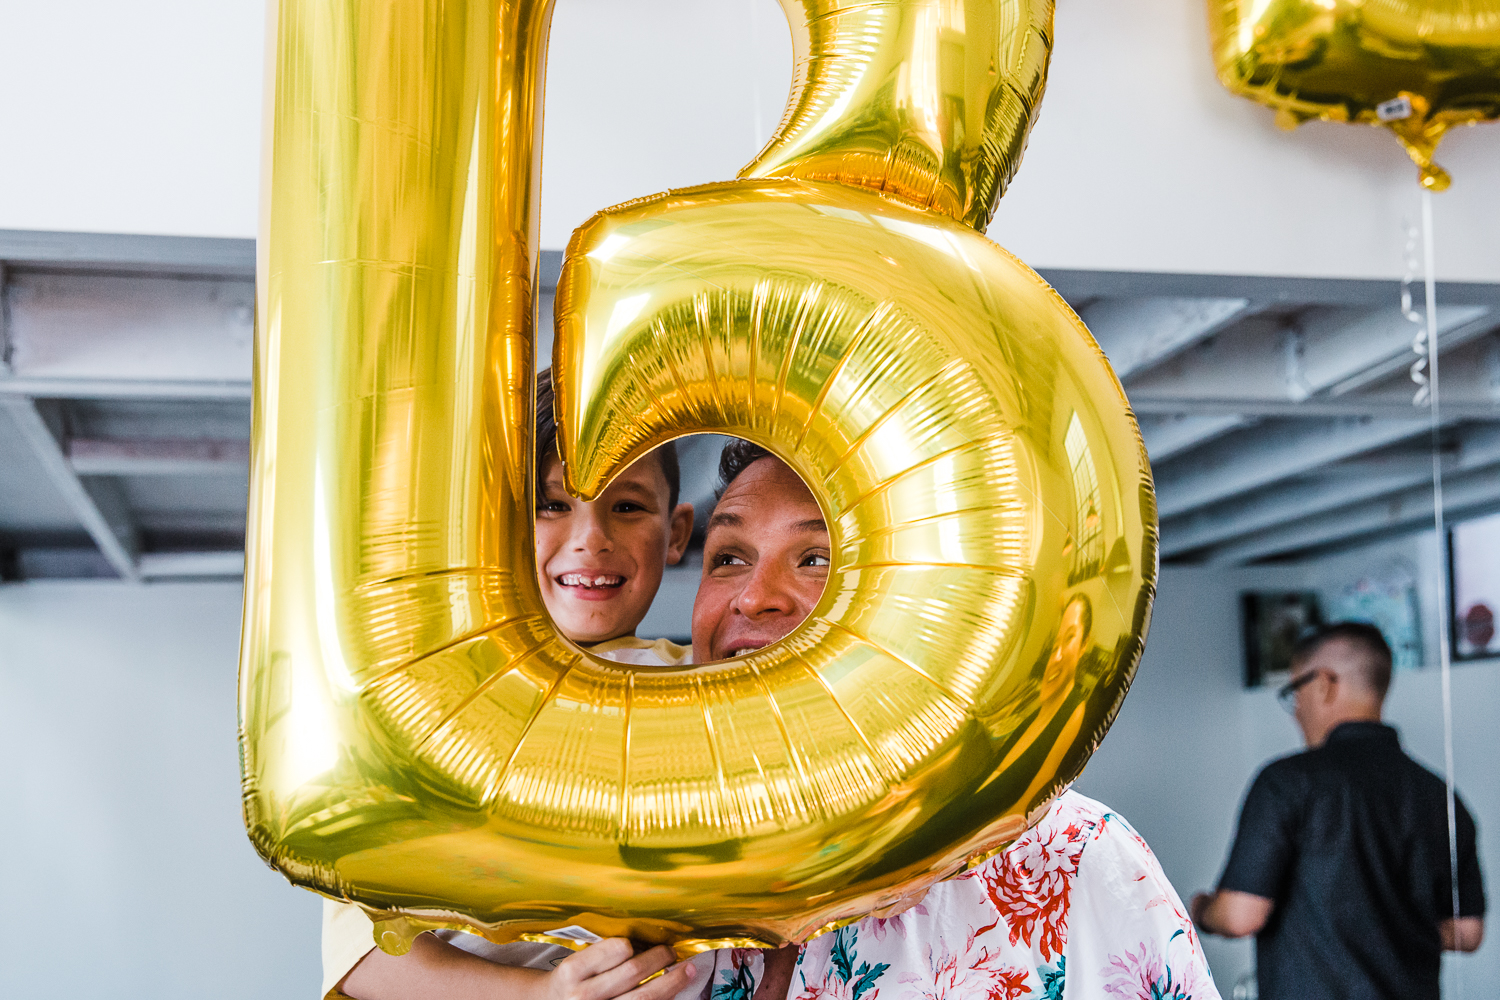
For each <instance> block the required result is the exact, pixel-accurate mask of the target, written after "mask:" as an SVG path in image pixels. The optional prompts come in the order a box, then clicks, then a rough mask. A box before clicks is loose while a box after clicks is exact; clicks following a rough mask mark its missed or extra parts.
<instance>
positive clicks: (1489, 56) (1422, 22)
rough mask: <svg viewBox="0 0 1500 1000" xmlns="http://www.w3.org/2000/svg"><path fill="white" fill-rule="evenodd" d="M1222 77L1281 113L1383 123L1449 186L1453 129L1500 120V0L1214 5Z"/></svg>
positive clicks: (1283, 118)
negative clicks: (1440, 148) (1445, 142)
mask: <svg viewBox="0 0 1500 1000" xmlns="http://www.w3.org/2000/svg"><path fill="white" fill-rule="evenodd" d="M1208 14H1209V16H1208V21H1209V33H1210V35H1211V36H1212V41H1213V47H1214V56H1215V62H1216V63H1217V66H1218V71H1219V80H1220V81H1221V82H1222V83H1223V84H1224V86H1226V87H1228V88H1229V89H1230V90H1231V91H1233V92H1234V93H1236V94H1239V95H1241V96H1242V97H1248V98H1250V99H1251V100H1255V101H1259V102H1260V103H1262V104H1265V105H1267V106H1269V107H1271V108H1274V109H1275V110H1276V121H1277V124H1279V125H1281V126H1282V127H1284V128H1295V127H1297V125H1299V124H1301V123H1302V122H1304V121H1307V120H1308V119H1311V118H1322V119H1324V120H1326V121H1338V122H1363V123H1365V124H1368V125H1382V126H1384V127H1386V128H1389V129H1390V130H1391V131H1392V132H1394V133H1395V135H1396V138H1398V139H1400V140H1401V144H1402V145H1403V146H1405V147H1406V152H1407V154H1408V155H1410V156H1411V158H1412V160H1413V162H1415V163H1416V164H1417V166H1418V167H1419V168H1420V176H1421V181H1422V186H1423V187H1427V188H1431V189H1432V190H1435V191H1442V190H1444V189H1445V188H1447V187H1448V184H1449V182H1450V178H1449V176H1448V173H1447V171H1445V170H1444V169H1443V168H1442V167H1440V166H1438V165H1437V164H1436V163H1434V162H1433V159H1432V157H1433V154H1434V152H1435V151H1436V150H1437V145H1438V143H1439V142H1441V141H1442V139H1443V136H1444V134H1445V133H1446V132H1447V131H1448V129H1450V128H1452V127H1453V126H1455V125H1472V124H1474V123H1476V122H1481V121H1493V120H1494V119H1495V118H1497V117H1500V0H1208Z"/></svg>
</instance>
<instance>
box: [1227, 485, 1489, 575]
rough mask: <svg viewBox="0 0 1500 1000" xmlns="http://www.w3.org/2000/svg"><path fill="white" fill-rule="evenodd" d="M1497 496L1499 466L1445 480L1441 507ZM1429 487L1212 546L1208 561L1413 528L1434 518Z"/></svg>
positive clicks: (1458, 508)
mask: <svg viewBox="0 0 1500 1000" xmlns="http://www.w3.org/2000/svg"><path fill="white" fill-rule="evenodd" d="M1497 502H1500V466H1490V467H1489V468H1487V469H1482V470H1479V471H1478V472H1473V473H1469V474H1468V475H1465V476H1461V477H1458V476H1456V477H1453V478H1452V479H1449V480H1445V481H1444V484H1443V510H1444V512H1445V513H1449V514H1456V513H1459V512H1462V511H1464V510H1469V509H1473V508H1476V507H1484V506H1488V505H1491V504H1495V503H1497ZM1432 508H1433V502H1432V487H1431V486H1430V485H1427V484H1424V485H1421V486H1416V487H1412V488H1411V489H1407V490H1403V491H1401V492H1400V493H1395V494H1392V495H1390V496H1387V497H1382V498H1380V499H1378V500H1366V501H1364V502H1362V503H1357V504H1352V505H1350V506H1347V507H1340V508H1339V509H1337V510H1332V511H1328V512H1326V513H1323V514H1317V515H1314V516H1312V517H1308V518H1304V519H1302V520H1299V521H1295V522H1293V523H1291V524H1286V525H1282V526H1281V527H1279V528H1277V529H1275V530H1273V531H1267V532H1262V533H1260V534H1257V535H1253V536H1251V537H1249V538H1247V539H1245V540H1244V541H1240V542H1235V543H1233V544H1230V545H1225V546H1222V547H1220V548H1217V549H1214V550H1212V551H1211V552H1210V553H1209V555H1208V561H1209V562H1210V563H1212V564H1215V565H1234V564H1240V563H1247V562H1253V561H1255V560H1257V559H1265V558H1267V557H1269V556H1275V555H1282V554H1285V553H1290V552H1298V551H1301V550H1303V549H1310V548H1316V547H1321V546H1328V545H1333V544H1336V543H1338V542H1342V541H1344V540H1346V539H1355V538H1360V537H1362V536H1365V535H1370V534H1373V533H1376V532H1380V531H1391V530H1396V529H1401V528H1411V527H1414V526H1417V525H1420V524H1422V523H1424V522H1426V523H1429V524H1430V523H1431V521H1432Z"/></svg>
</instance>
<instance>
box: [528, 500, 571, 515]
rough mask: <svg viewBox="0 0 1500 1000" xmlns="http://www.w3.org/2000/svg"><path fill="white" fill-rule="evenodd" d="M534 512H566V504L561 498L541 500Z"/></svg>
mask: <svg viewBox="0 0 1500 1000" xmlns="http://www.w3.org/2000/svg"><path fill="white" fill-rule="evenodd" d="M536 512H537V513H538V514H566V513H567V512H568V505H567V504H565V503H563V502H562V501H561V500H543V501H542V502H541V503H539V504H537V505H536Z"/></svg>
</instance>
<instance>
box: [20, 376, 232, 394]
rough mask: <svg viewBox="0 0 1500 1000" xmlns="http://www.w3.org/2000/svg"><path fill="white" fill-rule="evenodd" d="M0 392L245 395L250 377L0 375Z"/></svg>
mask: <svg viewBox="0 0 1500 1000" xmlns="http://www.w3.org/2000/svg"><path fill="white" fill-rule="evenodd" d="M0 396H26V397H31V398H34V399H249V398H250V380H249V379H244V380H240V381H192V380H183V381H174V380H171V379H110V378H4V377H0Z"/></svg>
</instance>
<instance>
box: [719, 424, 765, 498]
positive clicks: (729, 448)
mask: <svg viewBox="0 0 1500 1000" xmlns="http://www.w3.org/2000/svg"><path fill="white" fill-rule="evenodd" d="M772 457H774V456H773V455H772V454H771V453H770V451H768V450H767V449H765V448H762V447H761V446H760V445H758V444H753V443H751V442H749V441H746V440H745V439H744V438H731V439H730V440H729V443H728V444H726V445H725V446H724V450H723V451H721V452H719V487H718V489H716V490H714V497H715V499H717V498H719V497H722V496H723V495H724V491H725V490H727V489H729V484H730V483H732V482H734V481H735V479H736V478H737V477H738V476H739V474H740V473H741V472H744V471H745V470H746V469H748V468H750V465H751V464H752V463H754V462H758V461H760V460H761V459H763V458H772Z"/></svg>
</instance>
